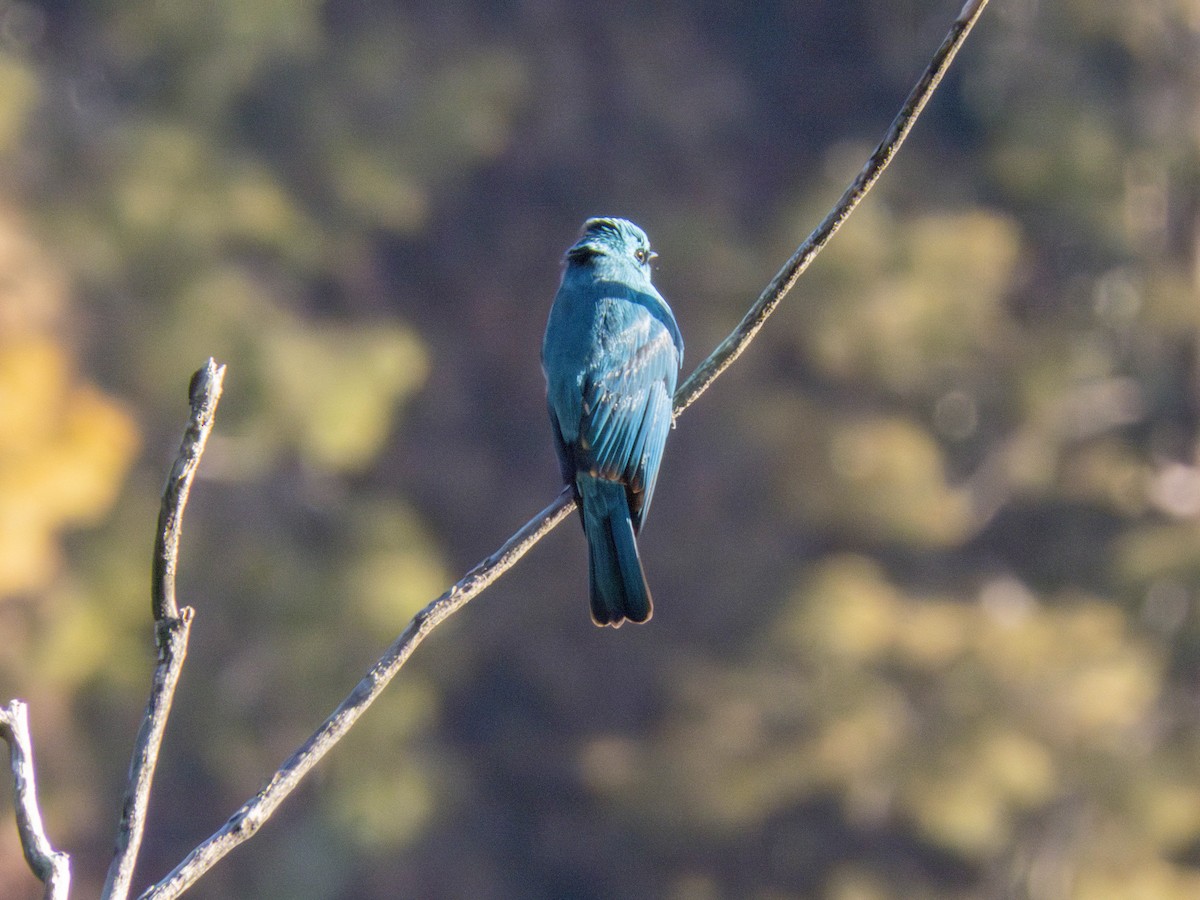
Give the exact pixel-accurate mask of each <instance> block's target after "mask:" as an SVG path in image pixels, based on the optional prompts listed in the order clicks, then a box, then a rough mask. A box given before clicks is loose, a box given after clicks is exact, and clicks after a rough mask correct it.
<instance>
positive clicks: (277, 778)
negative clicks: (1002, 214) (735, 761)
mask: <svg viewBox="0 0 1200 900" xmlns="http://www.w3.org/2000/svg"><path fill="white" fill-rule="evenodd" d="M986 6H987V0H967V3H966V5H965V6H964V7H963V9H962V12H960V13H959V16H958V18H957V19H955V21H954V23H953V24H952V25H951V28H950V31H949V33H948V34H947V36H946V39H945V40H944V41H943V42H942V45H941V46H940V47H939V48H938V50H937V52H936V53H935V54H934V56H933V58H932V60H931V61H930V63H929V65H928V67H927V68H926V70H925V72H924V74H923V75H922V76H921V79H920V80H919V81H918V82H917V85H916V87H914V88H913V91H912V93H911V94H910V95H909V97H908V99H907V100H906V101H905V103H904V106H903V107H902V108H901V110H900V112H899V113H898V114H897V116H896V119H895V121H893V123H892V125H891V127H890V128H889V129H888V132H887V134H886V135H885V136H884V139H883V142H882V143H881V144H880V145H879V147H878V148H877V149H876V150H875V152H874V153H873V154H872V155H871V158H870V160H868V162H867V164H866V165H865V166H864V168H863V170H862V172H861V173H860V174H859V175H858V177H857V178H856V179H855V180H854V182H853V183H852V184H851V185H850V187H849V188H847V189H846V192H845V193H844V194H843V195H842V197H841V199H840V200H839V201H838V203H837V205H836V206H835V207H834V208H833V210H832V211H831V212H830V213H829V215H827V216H826V217H825V219H824V220H823V221H822V222H821V223H820V224H819V225H818V226H817V228H816V229H815V230H814V231H813V233H812V234H811V235H809V237H808V238H807V239H806V240H805V241H804V243H803V244H801V245H800V247H799V248H798V249H797V250H796V252H795V254H793V256H792V257H791V259H789V260H788V261H787V263H786V264H785V265H784V267H783V268H782V269H781V270H780V271H779V273H778V274H777V275H776V276H775V277H774V278H773V279H772V280H771V283H770V284H769V285H768V286H767V288H766V290H764V291H763V293H762V295H761V296H760V297H759V298H758V300H757V301H756V302H755V303H754V305H753V306H752V307H751V308H750V311H749V312H748V313H747V314H746V316H745V317H744V318H743V320H742V322H741V323H740V324H739V325H738V327H737V328H736V329H735V330H734V332H733V333H732V334H730V335H729V337H728V338H726V339H725V340H724V341H722V342H721V344H720V345H719V346H718V347H717V348H716V349H715V350H714V351H713V352H712V354H710V355H709V357H708V358H707V359H706V360H705V361H704V362H703V363H701V364H700V366H699V367H698V368H697V369H696V371H695V372H694V373H692V375H691V376H690V377H689V378H688V379H687V381H685V382H684V383H683V385H682V386H681V387H680V388H679V390H678V391H676V393H675V415H676V416H678V415H679V414H680V413H682V412H683V410H685V409H687V407H688V406H690V405H691V404H692V403H693V402H695V400H696V399H697V398H698V397H699V396H700V395H701V394H702V393H703V392H704V391H705V390H706V389H707V388H708V386H709V385H710V384H712V382H713V381H714V380H716V378H717V377H718V376H719V375H720V374H721V373H722V372H724V371H725V369H726V368H728V367H729V365H730V364H731V363H732V362H733V361H734V360H735V359H736V358H737V357H738V356H739V355H740V354H741V353H742V351H743V350H745V349H746V346H747V345H748V344H749V343H750V341H751V340H752V339H753V338H754V336H755V334H757V333H758V331H759V329H760V328H762V325H763V323H764V322H765V321H766V319H767V317H768V316H769V315H770V314H771V313H772V312H773V311H774V310H775V308H776V307H777V306H778V305H779V302H780V301H781V300H782V299H783V297H784V296H785V295H786V294H787V292H788V291H789V290H791V288H792V285H794V284H795V282H796V279H797V278H799V276H800V274H801V273H802V272H803V271H804V269H806V268H807V267H808V265H809V263H811V262H812V260H813V258H814V257H815V256H816V255H817V253H819V252H820V251H821V249H822V248H823V247H824V246H825V244H826V243H828V241H829V239H830V238H831V237H832V236H833V234H834V233H835V232H836V231H837V229H838V228H839V227H840V226H841V224H842V223H843V222H844V221H845V220H846V217H847V216H849V215H850V213H851V212H852V211H853V210H854V208H855V207H856V206H857V205H858V204H859V202H860V201H861V200H862V198H863V196H864V195H865V194H866V193H867V191H869V190H870V189H871V186H872V185H873V184H874V183H875V181H876V180H877V179H878V178H879V176H880V174H882V172H883V170H884V169H885V168H886V167H887V165H888V163H889V162H890V161H891V159H892V157H893V156H894V155H895V153H896V151H897V150H898V149H899V147H900V145H901V144H902V143H903V142H904V139H905V137H907V136H908V133H909V131H910V130H911V129H912V126H913V124H914V122H915V121H916V119H917V117H918V116H919V115H920V114H921V110H922V109H924V107H925V104H926V102H927V101H928V100H929V98H930V96H931V95H932V94H933V92H934V90H935V89H936V88H937V86H938V83H939V82H940V81H941V78H942V75H943V74H944V73H945V72H946V69H947V68H948V67H949V65H950V63H951V61H952V60H953V59H954V55H955V54H956V53H957V52H958V49H959V47H961V46H962V44H963V42H964V41H965V40H966V38H967V35H968V33H969V32H970V30H971V27H972V26H973V25H974V24H975V22H976V20H977V19H978V18H979V16H980V14H981V13H982V12H983V9H984V7H986ZM574 508H575V503H574V501H573V499H572V497H571V495H570V492H569V490H567V489H564V490H563V492H562V493H560V494H559V495H558V498H557V499H556V500H555V501H554V502H553V503H551V504H550V505H549V506H548V507H546V508H545V509H544V510H542V512H540V513H539V514H538V515H536V516H534V517H533V518H532V519H530V520H529V522H527V523H526V524H525V525H524V526H523V527H522V528H521V529H520V530H519V531H518V532H517V533H516V534H515V535H513V536H512V537H511V538H509V540H508V541H507V543H505V544H504V546H503V547H501V548H500V549H499V550H498V551H496V553H494V554H492V555H491V556H489V557H488V558H487V559H485V560H484V561H483V562H481V563H479V564H478V565H477V566H475V568H473V569H472V570H471V571H470V572H468V573H467V574H466V575H465V576H464V577H463V579H462V580H461V581H459V582H458V583H457V584H455V585H454V586H453V587H452V588H450V590H448V591H446V593H444V594H442V596H440V597H438V598H437V599H436V600H434V601H433V602H432V603H430V604H429V605H428V606H426V607H425V608H424V609H422V610H421V611H420V612H419V613H417V614H416V616H414V617H413V619H412V621H411V622H409V624H408V626H407V627H406V628H405V629H404V631H403V632H402V633H401V635H400V636H399V637H398V638H397V639H396V641H395V642H394V643H393V644H392V645H391V646H390V647H389V648H388V649H387V652H386V653H384V655H383V656H382V657H381V658H380V660H379V661H378V662H377V663H376V664H375V665H374V666H373V667H372V668H371V670H370V671H369V672H368V673H367V674H366V676H365V677H364V678H363V679H362V681H360V682H359V683H358V685H357V686H356V687H355V688H354V690H353V691H352V692H351V694H350V696H348V697H347V698H346V699H345V700H343V701H342V703H341V705H340V706H338V708H337V709H336V710H335V711H334V712H333V714H332V715H331V716H330V717H329V718H328V719H326V720H325V722H324V723H323V724H322V725H321V727H320V728H318V729H317V730H316V732H314V733H313V735H312V736H311V737H309V739H308V740H307V741H305V743H304V744H303V746H301V747H300V748H299V749H298V750H297V751H296V752H295V753H294V754H293V755H292V756H291V757H290V758H289V759H288V760H287V761H286V762H285V763H284V764H283V766H282V767H281V768H280V769H279V771H277V772H276V773H275V775H274V776H273V777H272V778H271V780H270V782H269V783H268V784H267V785H266V786H265V787H264V788H263V789H262V790H261V791H259V792H258V794H256V795H255V796H254V797H252V798H251V799H250V800H248V801H246V803H245V804H243V806H242V807H241V808H240V809H239V810H238V811H237V812H236V813H234V814H233V816H232V817H230V819H229V820H228V821H227V822H226V823H225V825H223V826H222V827H221V829H220V830H218V831H217V832H216V833H215V834H213V835H212V836H211V837H209V838H208V839H207V840H205V841H204V842H203V843H201V844H200V845H199V846H197V847H196V848H195V849H194V850H193V851H192V852H191V853H189V854H188V856H187V857H186V858H185V859H184V860H183V861H182V862H181V863H180V864H179V865H178V866H177V867H176V868H175V869H174V871H172V872H171V873H170V874H169V875H167V877H166V878H164V879H163V880H162V881H160V882H159V883H158V884H156V885H153V886H152V887H151V888H149V889H148V890H147V891H146V892H145V893H144V894H142V898H143V900H149V898H168V897H177V896H179V894H181V893H182V892H183V891H184V890H186V889H187V888H188V887H189V886H191V884H192V883H194V882H195V881H196V879H198V878H199V877H200V876H201V875H203V874H204V873H205V872H206V871H208V869H210V868H212V866H214V865H215V864H216V863H217V862H218V861H219V860H220V859H222V858H223V857H224V856H225V855H226V854H227V853H229V852H230V851H231V850H232V849H233V848H234V847H236V846H238V845H239V844H241V843H243V842H244V841H246V840H248V839H249V838H250V837H252V836H253V835H254V834H255V832H257V831H258V829H259V828H260V827H261V826H262V824H263V822H265V821H266V819H267V818H268V817H269V816H270V815H271V814H272V813H273V812H274V810H275V809H276V808H277V807H278V806H279V804H280V803H281V802H282V801H283V800H284V798H285V797H287V795H288V794H289V793H291V791H292V790H293V789H294V788H295V787H296V786H297V784H299V782H300V780H301V779H302V778H303V777H304V776H305V774H307V773H308V771H309V770H310V769H312V767H313V766H315V765H316V764H317V762H318V761H319V760H320V759H321V758H322V757H323V756H324V755H325V754H326V753H327V752H328V751H329V749H330V748H331V747H332V746H333V745H334V744H335V743H336V742H337V741H338V740H340V739H341V737H342V736H343V735H344V734H345V733H346V732H347V731H348V730H349V729H350V727H351V726H352V725H353V724H354V722H355V721H356V720H357V719H358V717H359V716H361V715H362V713H363V712H364V711H365V710H366V708H367V707H368V706H369V705H370V704H371V703H372V702H374V700H375V699H376V698H377V697H378V696H379V695H380V694H381V693H382V692H383V690H384V688H385V687H387V685H388V683H389V682H390V681H391V680H392V678H393V677H395V675H396V673H397V672H399V670H400V668H401V667H402V666H403V665H404V663H405V662H406V661H407V659H408V657H409V656H410V655H412V652H413V650H415V649H416V647H417V645H418V644H419V643H420V642H421V641H422V640H424V638H425V636H426V635H428V634H429V633H430V632H431V631H432V630H433V629H434V628H435V627H436V626H437V625H438V624H439V623H440V622H441V621H442V620H443V619H445V618H446V617H448V616H450V615H451V614H452V613H454V612H456V611H458V610H459V609H460V608H461V607H462V606H464V605H465V604H466V603H467V602H468V601H469V600H471V599H472V598H473V597H475V596H476V595H477V594H479V593H480V592H481V591H482V590H483V589H484V588H486V587H487V586H488V585H489V584H491V583H492V582H493V581H495V580H496V579H497V578H499V577H500V575H502V574H503V573H504V572H506V571H507V570H508V569H509V568H510V567H512V565H513V564H515V563H516V562H517V560H519V559H520V558H521V557H522V556H523V555H524V554H525V552H526V551H527V550H528V549H529V548H530V547H532V546H533V545H534V544H535V543H537V541H539V540H541V538H542V537H543V536H544V535H546V534H548V533H549V532H550V531H551V530H552V529H553V528H555V527H556V526H557V525H558V524H559V523H560V522H561V521H563V519H565V518H566V517H567V516H568V515H569V514H570V513H571V511H572V510H573V509H574Z"/></svg>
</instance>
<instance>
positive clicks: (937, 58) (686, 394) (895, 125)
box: [675, 0, 988, 418]
mask: <svg viewBox="0 0 1200 900" xmlns="http://www.w3.org/2000/svg"><path fill="white" fill-rule="evenodd" d="M987 2H988V0H967V4H966V5H965V6H964V7H963V8H962V12H960V13H959V14H958V18H957V19H955V20H954V24H953V25H951V26H950V31H949V32H948V33H947V34H946V38H945V40H943V41H942V45H941V46H940V47H938V49H937V52H936V53H935V54H934V55H933V59H931V60H930V61H929V65H928V66H927V67H926V68H925V73H924V74H923V75H922V76H921V78H920V80H919V81H918V82H917V83H916V85H914V87H913V89H912V91H911V92H910V93H909V95H908V98H907V99H906V100H905V101H904V105H903V106H902V107H901V108H900V112H898V113H897V114H896V118H895V119H893V120H892V125H891V127H890V128H888V131H887V134H885V135H884V136H883V140H882V141H880V143H879V146H878V147H876V148H875V152H874V153H872V154H871V158H870V159H868V160H867V162H866V165H864V166H863V168H862V171H861V172H859V173H858V176H857V177H856V178H855V179H854V181H853V182H851V184H850V186H849V187H848V188H846V191H845V193H843V194H842V196H841V198H840V199H839V200H838V202H837V203H836V204H835V205H834V207H833V209H831V210H830V211H829V214H828V215H827V216H825V218H824V219H822V220H821V224H819V225H818V226H817V227H816V228H815V229H813V232H812V234H810V235H809V236H808V237H807V238H805V240H804V243H803V244H801V245H800V246H799V247H798V248H797V249H796V252H795V253H793V254H792V256H791V258H790V259H789V260H788V261H787V262H786V263H784V266H783V268H782V269H780V270H779V272H777V273H776V275H775V277H774V278H772V279H771V283H770V284H768V285H767V286H766V288H764V289H763V292H762V293H761V294H760V295H759V297H758V299H757V300H755V301H754V304H753V305H752V306H751V307H750V309H749V311H748V312H747V313H746V315H745V316H743V317H742V321H741V322H739V323H738V327H737V328H735V329H734V330H733V332H732V333H731V334H730V335H729V337H727V338H725V340H723V341H721V343H720V344H718V345H717V349H715V350H714V351H713V352H712V353H710V354H709V355H708V358H707V359H706V360H704V362H702V363H701V364H700V365H699V366H697V367H696V371H695V372H693V373H692V374H691V375H689V376H688V379H687V381H685V382H684V383H683V384H681V385H680V386H679V390H677V391H676V392H675V416H676V418H678V417H679V414H680V413H682V412H683V411H684V410H685V409H687V408H688V407H689V406H691V405H692V404H693V403H695V402H696V399H697V398H698V397H699V396H700V395H701V394H703V393H704V392H705V391H706V390H708V386H709V385H710V384H712V383H713V382H714V381H716V380H717V377H718V376H719V375H720V374H721V373H722V372H724V371H725V370H726V369H727V368H729V366H730V364H731V363H732V362H733V361H734V360H735V359H737V358H738V357H739V356H741V355H742V351H743V350H745V349H746V347H747V346H749V344H750V342H751V341H752V340H754V336H755V335H756V334H758V330H759V329H760V328H762V327H763V323H764V322H766V321H767V317H768V316H770V315H771V313H773V312H774V311H775V308H776V307H777V306H778V305H779V302H780V301H781V300H782V299H783V298H784V296H785V295H786V294H787V292H788V291H790V290H791V289H792V286H793V285H794V284H795V283H796V280H797V279H798V278H799V277H800V276H801V275H802V274H803V272H804V270H805V269H807V268H808V265H809V263H811V262H812V261H813V259H814V258H815V257H816V255H817V254H818V253H820V252H821V250H822V249H824V247H825V245H826V244H827V243H829V239H830V238H831V237H833V236H834V235H835V234H836V233H837V230H838V229H839V228H841V227H842V223H843V222H845V221H846V219H847V218H849V216H850V213H852V212H854V209H855V207H857V206H858V204H859V202H860V201H861V200H862V198H863V197H865V196H866V195H867V191H869V190H871V188H872V187H873V186H874V184H875V182H876V181H878V180H879V176H880V175H882V174H883V170H884V169H886V168H887V167H888V163H890V162H891V161H892V157H894V156H895V155H896V151H897V150H899V149H900V145H901V144H903V143H904V139H905V138H906V137H908V133H909V132H910V131H911V130H912V127H913V125H914V124H915V123H916V121H917V117H918V116H919V115H921V111H922V110H923V109H924V108H925V104H926V103H927V102H928V101H929V98H930V97H931V96H933V92H934V91H935V90H937V86H938V84H939V83H940V82H941V80H942V76H943V75H945V74H946V70H947V69H949V68H950V63H952V62H953V61H954V56H955V54H957V53H958V48H959V47H961V46H962V44H963V42H964V41H965V40H966V39H967V35H968V34H969V33H970V31H971V27H972V26H973V25H974V24H975V21H976V20H977V19H978V18H979V16H980V15H981V14H982V13H983V8H984V7H985V6H987Z"/></svg>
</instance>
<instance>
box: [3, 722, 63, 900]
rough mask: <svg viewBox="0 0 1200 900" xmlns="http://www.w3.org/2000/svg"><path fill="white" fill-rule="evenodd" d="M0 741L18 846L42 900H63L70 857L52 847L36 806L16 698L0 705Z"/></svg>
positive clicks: (26, 734) (30, 744)
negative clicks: (7, 759) (8, 769)
mask: <svg viewBox="0 0 1200 900" xmlns="http://www.w3.org/2000/svg"><path fill="white" fill-rule="evenodd" d="M0 740H2V741H4V742H5V743H6V744H8V750H9V754H10V755H11V758H12V773H13V806H15V807H16V812H17V832H18V833H19V834H20V836H21V849H22V850H23V851H24V853H25V861H26V862H28V863H29V868H30V869H32V870H33V874H34V875H36V876H37V877H38V879H40V880H41V882H42V883H43V884H44V885H45V886H46V890H45V893H44V894H43V896H44V897H45V898H46V900H66V897H67V894H68V893H69V892H70V890H71V860H70V857H68V856H67V854H65V853H62V852H61V851H58V850H55V849H54V847H52V846H51V845H50V839H49V838H47V837H46V829H45V827H44V826H43V825H42V813H41V810H40V809H39V808H38V800H37V780H36V779H35V778H34V774H33V742H32V741H31V740H30V738H29V708H28V707H27V706H26V705H25V704H24V703H22V702H21V701H20V700H13V701H12V702H11V703H9V704H8V706H5V707H0Z"/></svg>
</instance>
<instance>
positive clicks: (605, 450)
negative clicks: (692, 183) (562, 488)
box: [542, 218, 683, 626]
mask: <svg viewBox="0 0 1200 900" xmlns="http://www.w3.org/2000/svg"><path fill="white" fill-rule="evenodd" d="M653 256H654V254H653V253H652V251H651V250H650V245H649V242H648V240H647V239H646V235H645V233H644V232H643V231H642V230H641V229H640V228H638V227H637V226H636V225H634V224H633V223H632V222H629V221H627V220H625V219H615V218H600V219H589V220H588V221H587V222H586V223H585V225H584V231H583V235H582V236H581V237H580V239H579V240H578V241H577V242H576V243H575V245H574V246H572V247H571V249H570V250H568V251H567V266H566V270H565V271H564V273H563V279H562V285H561V286H560V287H559V290H558V294H557V295H556V296H555V298H554V305H553V306H552V307H551V310H550V319H549V322H548V323H547V325H546V336H545V340H544V342H543V344H542V368H543V369H544V371H545V373H546V398H547V405H548V407H549V410H550V419H551V424H552V427H553V431H554V437H555V447H556V449H557V451H558V457H559V464H560V467H561V469H562V474H563V478H564V480H565V481H566V482H567V483H568V484H570V485H572V486H573V488H574V491H575V494H576V497H577V498H578V499H579V501H580V504H581V506H582V509H583V515H582V519H583V526H584V531H585V533H586V534H587V538H588V546H589V552H590V562H589V571H590V574H591V590H592V616H593V618H594V619H595V621H596V622H597V624H600V625H614V626H616V625H620V624H621V622H623V621H624V620H626V619H628V620H629V621H633V622H644V621H646V620H647V619H648V618H650V614H651V611H652V605H651V600H650V591H649V589H648V588H647V586H646V581H645V576H644V574H643V572H642V564H641V560H640V559H639V557H638V553H637V544H636V541H635V537H636V535H637V533H638V532H639V531H640V530H641V526H642V522H643V521H644V519H645V516H646V513H647V511H648V510H649V508H650V500H651V498H652V497H653V495H654V486H655V483H656V481H657V479H658V469H659V465H660V463H661V462H662V454H663V447H664V446H665V445H666V440H667V434H668V433H669V432H670V430H671V414H672V407H671V404H672V397H673V395H674V393H675V385H676V380H677V378H678V376H679V367H680V364H681V363H682V360H683V337H682V335H681V334H680V332H679V327H678V325H677V324H676V322H675V317H674V315H673V314H672V312H671V309H670V307H669V306H667V302H666V301H665V300H664V299H663V298H662V295H661V294H659V293H658V291H657V290H656V289H655V287H654V285H653V284H651V282H650V265H649V263H650V260H651V259H652V258H653Z"/></svg>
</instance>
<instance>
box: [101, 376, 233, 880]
mask: <svg viewBox="0 0 1200 900" xmlns="http://www.w3.org/2000/svg"><path fill="white" fill-rule="evenodd" d="M224 378H225V367H224V366H218V365H217V364H216V362H215V361H214V360H212V359H210V360H209V361H208V362H207V363H206V364H205V365H204V367H203V368H202V369H199V370H198V371H197V372H196V374H195V375H193V376H192V382H191V385H190V386H189V388H188V400H189V402H190V404H191V410H192V411H191V418H190V419H189V421H188V426H187V430H186V431H185V432H184V434H183V441H182V443H181V444H180V445H179V453H178V454H177V455H176V457H175V463H174V465H172V466H171V472H170V474H169V475H168V476H167V483H166V485H165V486H164V487H163V495H162V505H161V507H160V508H159V513H158V532H157V534H156V536H155V541H154V565H153V573H154V577H153V580H152V582H151V586H150V595H151V606H152V607H153V610H154V628H155V641H156V643H157V645H158V663H157V665H156V666H155V668H154V678H153V681H152V682H151V686H150V699H149V700H148V701H147V703H146V715H145V716H144V717H143V719H142V725H141V727H140V728H139V729H138V734H137V739H136V740H135V741H134V745H133V757H132V758H131V759H130V761H129V781H128V783H127V785H126V788H125V796H124V798H123V800H122V802H121V819H120V822H119V824H118V826H117V841H116V847H115V848H114V850H113V858H112V862H111V863H110V864H109V867H108V877H107V879H106V880H105V884H104V893H103V895H102V896H103V897H105V898H108V900H125V898H126V897H128V896H129V888H130V884H131V882H132V880H133V870H134V866H135V865H136V864H137V856H138V850H139V849H140V848H141V844H142V834H143V830H144V828H145V824H146V809H147V807H148V805H149V803H150V788H151V785H152V783H153V781H154V770H155V768H156V767H157V765H158V754H159V750H160V748H161V747H162V737H163V732H164V730H165V729H166V727H167V718H168V716H170V714H171V703H172V701H173V700H174V698H175V687H176V685H177V684H178V683H179V675H180V672H182V671H183V662H184V660H185V659H186V658H187V647H188V636H189V635H190V633H191V626H192V609H191V608H190V607H184V608H183V609H180V608H179V606H178V605H177V603H176V602H175V569H176V564H177V561H178V558H179V534H180V529H181V528H182V525H183V510H184V507H185V506H186V505H187V499H188V492H189V491H190V490H191V486H192V478H193V477H194V476H195V474H196V468H197V466H199V464H200V457H201V456H202V455H203V453H204V445H205V443H206V442H207V441H208V434H209V432H210V431H212V426H213V417H214V415H215V414H216V411H217V403H218V402H219V401H220V399H221V386H222V383H223V381H224Z"/></svg>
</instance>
